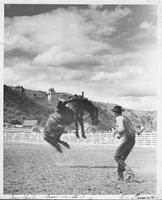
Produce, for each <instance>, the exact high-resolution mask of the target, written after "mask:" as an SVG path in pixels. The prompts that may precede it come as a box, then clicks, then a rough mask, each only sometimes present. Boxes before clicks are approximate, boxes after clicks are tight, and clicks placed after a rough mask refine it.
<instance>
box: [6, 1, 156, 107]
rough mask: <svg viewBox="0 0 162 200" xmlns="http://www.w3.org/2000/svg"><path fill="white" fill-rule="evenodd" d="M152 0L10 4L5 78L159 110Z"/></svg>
mask: <svg viewBox="0 0 162 200" xmlns="http://www.w3.org/2000/svg"><path fill="white" fill-rule="evenodd" d="M156 9H157V8H156V6H155V5H149V6H148V5H116V6H115V5H93V6H92V5H34V4H33V5H30V4H28V5H20V4H17V5H11V4H10V5H9V4H8V5H7V4H6V5H5V28H4V33H5V60H4V83H5V84H7V85H23V86H24V87H25V88H28V89H36V90H43V91H47V90H48V88H51V87H54V88H55V90H56V91H58V92H68V93H72V94H74V93H77V94H80V93H81V91H84V92H85V96H87V97H88V98H89V99H92V100H96V101H102V102H110V103H116V104H120V105H122V106H124V107H126V108H132V109H139V110H154V109H156V102H157V97H156V88H157V83H156V82H157V74H156V71H157V70H156V68H157V63H156V61H157V55H156V54H157V41H156V40H157V10H156Z"/></svg>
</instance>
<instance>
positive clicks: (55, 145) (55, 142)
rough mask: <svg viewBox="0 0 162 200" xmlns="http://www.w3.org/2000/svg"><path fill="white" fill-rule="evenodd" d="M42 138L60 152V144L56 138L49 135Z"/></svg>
mask: <svg viewBox="0 0 162 200" xmlns="http://www.w3.org/2000/svg"><path fill="white" fill-rule="evenodd" d="M44 140H46V141H47V142H48V143H49V144H51V145H52V146H53V147H55V148H56V150H57V151H58V152H60V153H62V149H61V147H60V145H59V144H58V140H56V139H55V138H53V137H51V136H47V137H44Z"/></svg>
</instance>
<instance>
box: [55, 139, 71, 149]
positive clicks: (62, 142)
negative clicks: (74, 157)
mask: <svg viewBox="0 0 162 200" xmlns="http://www.w3.org/2000/svg"><path fill="white" fill-rule="evenodd" d="M58 142H59V143H60V144H62V145H64V146H65V147H66V148H68V149H70V145H69V144H68V143H67V142H64V141H62V140H59V141H58Z"/></svg>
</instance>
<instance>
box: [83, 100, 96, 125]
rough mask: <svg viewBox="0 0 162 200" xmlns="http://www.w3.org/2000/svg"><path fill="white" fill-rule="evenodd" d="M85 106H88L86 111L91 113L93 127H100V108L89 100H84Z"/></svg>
mask: <svg viewBox="0 0 162 200" xmlns="http://www.w3.org/2000/svg"><path fill="white" fill-rule="evenodd" d="M83 102H84V104H85V105H86V106H85V107H86V111H88V112H89V115H90V118H91V120H92V125H98V123H99V120H98V108H97V107H96V106H94V105H93V103H92V102H91V101H89V100H88V99H86V98H85V99H84V100H83Z"/></svg>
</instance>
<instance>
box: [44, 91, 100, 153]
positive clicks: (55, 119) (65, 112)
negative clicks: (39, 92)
mask: <svg viewBox="0 0 162 200" xmlns="http://www.w3.org/2000/svg"><path fill="white" fill-rule="evenodd" d="M66 104H71V108H69V107H68V106H66ZM57 108H58V111H57V112H55V113H53V114H52V115H50V117H49V118H48V120H47V123H46V125H45V127H44V139H45V140H46V141H47V142H49V143H50V144H52V145H53V146H54V147H56V149H57V150H58V151H59V152H62V150H61V148H60V146H59V144H58V143H60V144H62V145H64V146H65V147H67V148H70V146H69V145H68V144H67V143H66V142H64V141H62V140H61V139H60V138H61V135H62V134H63V133H64V129H65V126H67V125H70V124H71V123H73V122H75V126H76V137H77V138H79V134H78V122H79V124H80V125H81V131H82V137H83V138H86V136H85V132H84V125H83V115H84V112H85V111H87V112H88V113H89V116H90V118H91V120H92V125H97V124H98V108H97V107H95V106H94V105H93V103H92V102H91V101H89V100H88V99H87V98H84V97H82V96H78V95H74V96H73V97H71V98H69V99H68V100H66V101H64V102H62V101H59V103H58V106H57Z"/></svg>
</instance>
